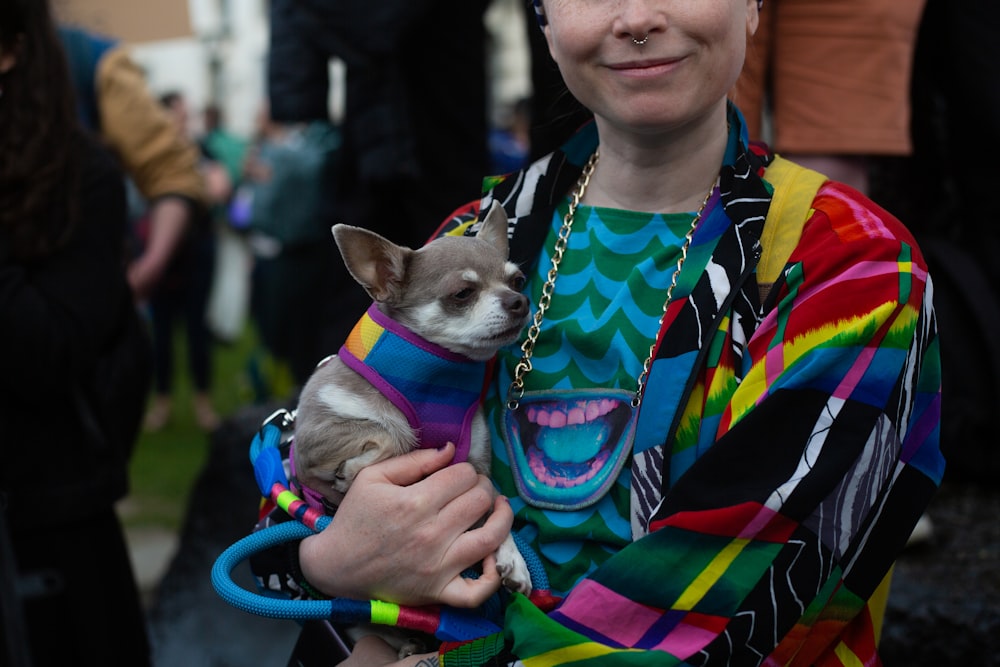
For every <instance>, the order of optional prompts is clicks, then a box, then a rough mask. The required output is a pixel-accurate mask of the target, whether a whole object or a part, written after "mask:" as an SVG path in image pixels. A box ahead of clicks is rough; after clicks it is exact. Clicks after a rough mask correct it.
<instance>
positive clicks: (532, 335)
mask: <svg viewBox="0 0 1000 667" xmlns="http://www.w3.org/2000/svg"><path fill="white" fill-rule="evenodd" d="M599 159H600V149H598V150H595V151H594V154H593V155H591V156H590V159H589V160H587V164H586V165H584V167H583V173H581V174H580V178H579V179H578V180H577V182H576V188H574V190H573V192H572V194H571V195H570V200H569V207H568V208H567V209H566V215H565V217H563V223H562V226H561V227H560V228H559V233H558V234H557V235H556V244H555V248H554V249H553V251H552V260H551V267H550V268H549V272H548V274H547V275H546V277H545V284H544V285H542V294H541V296H540V297H539V298H538V309H537V310H536V311H535V316H534V318H533V319H532V322H531V326H529V327H528V336H527V338H525V340H524V342H523V343H522V344H521V360H520V361H518V362H517V366H515V367H514V379H513V381H512V382H511V383H510V388H509V389H508V390H507V408H508V409H509V410H517V408H518V406H519V405H520V401H521V398H522V397H523V396H524V378H525V376H526V375H527V374H528V373H529V372H530V371H531V369H532V365H531V355H532V354H533V353H534V350H535V342H536V341H537V340H538V334H539V333H540V332H541V329H542V320H544V319H545V313H546V311H547V310H548V309H549V304H550V303H551V301H552V293H553V292H554V291H555V286H556V277H557V276H558V275H559V264H560V263H561V262H562V258H563V254H564V253H565V252H566V246H567V245H568V244H569V235H570V233H571V232H572V231H573V218H574V217H575V215H576V209H577V208H578V207H579V206H580V202H581V201H583V195H584V193H586V191H587V186H588V185H590V179H591V177H592V176H593V175H594V170H595V169H596V168H597V161H598V160H599ZM714 191H715V182H713V183H712V187H711V188H709V190H708V194H707V195H705V199H704V200H703V201H702V202H701V206H700V207H699V208H698V212H697V213H696V214H695V216H694V219H693V220H692V221H691V226H690V227H688V231H687V234H685V235H684V245H683V246H681V256H680V258H678V260H677V267H676V268H675V269H674V274H673V276H672V277H671V278H670V286H669V287H667V298H666V299H665V300H664V302H663V312H662V313H660V319H659V321H658V322H657V325H656V336H654V338H653V343H652V345H650V346H649V355H648V356H647V357H646V361H644V362H643V364H642V372H641V373H639V377H638V378H637V379H636V390H635V395H634V396H633V398H632V407H633V408H638V407H639V405H640V404H641V403H642V395H643V392H644V391H645V389H646V379H647V378H648V377H649V371H650V369H651V368H652V365H653V355H654V354H655V353H656V341H657V339H658V338H659V334H660V329H661V328H662V327H663V320H664V318H665V317H666V315H667V308H668V307H669V306H670V300H671V298H672V297H673V294H674V288H675V287H677V278H678V276H680V273H681V268H682V267H683V266H684V262H685V261H686V260H687V255H688V250H689V249H690V247H691V237H692V236H694V230H695V228H696V227H697V226H698V223H699V222H700V221H701V216H702V214H703V213H704V212H705V207H706V206H707V205H708V200H709V199H711V198H712V193H713V192H714Z"/></svg>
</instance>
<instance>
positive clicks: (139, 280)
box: [59, 25, 207, 299]
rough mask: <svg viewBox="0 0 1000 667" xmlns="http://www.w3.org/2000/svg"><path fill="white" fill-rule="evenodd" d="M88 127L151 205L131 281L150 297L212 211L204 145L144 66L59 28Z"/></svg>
mask: <svg viewBox="0 0 1000 667" xmlns="http://www.w3.org/2000/svg"><path fill="white" fill-rule="evenodd" d="M59 37H60V39H61V40H62V43H63V47H64V48H65V49H66V54H67V57H68V58H69V63H70V74H71V77H72V81H73V86H74V89H75V91H76V94H77V99H78V110H79V114H80V117H81V118H82V119H83V121H84V124H85V125H86V126H87V127H89V128H90V129H92V130H94V131H95V132H97V133H99V135H100V136H101V138H102V139H103V140H104V141H105V142H106V143H107V144H108V145H109V146H110V147H111V149H112V150H113V151H114V153H115V154H116V155H117V157H118V158H119V159H120V160H121V162H122V164H123V166H124V168H125V172H126V174H127V175H128V177H129V179H131V181H132V182H133V183H134V184H135V186H136V188H137V189H138V190H139V192H140V193H141V195H142V197H143V199H144V200H145V202H146V203H147V205H148V207H149V213H148V215H149V234H148V238H147V239H146V243H145V244H144V246H143V248H142V250H141V252H140V253H137V254H136V256H135V257H133V258H132V259H131V260H130V263H129V283H130V284H131V285H132V289H133V291H134V292H135V294H136V297H137V298H138V299H145V298H146V297H148V296H149V294H150V292H151V290H152V289H153V286H154V285H156V283H157V282H158V281H159V280H160V279H161V278H162V276H163V274H164V272H165V271H166V270H167V266H168V265H169V263H170V260H171V258H172V257H173V254H174V252H175V250H176V249H177V247H178V246H179V245H180V244H181V243H182V242H183V240H184V238H185V236H186V234H188V233H189V232H190V230H191V228H192V226H193V225H194V224H195V221H196V219H197V217H198V214H199V212H200V211H201V210H203V209H204V207H205V206H207V197H206V193H205V187H204V182H203V180H202V177H201V174H200V172H199V170H198V161H199V154H198V148H197V146H196V145H195V143H194V142H193V141H191V140H190V138H188V137H186V136H184V135H182V134H179V133H178V132H177V131H176V130H175V125H174V122H173V120H172V119H171V118H170V116H169V114H168V113H167V112H166V110H165V109H163V108H162V106H161V105H160V103H159V101H158V100H157V99H156V97H155V96H154V95H153V93H152V92H151V91H150V89H149V86H148V83H147V81H146V77H145V75H144V73H143V71H142V68H141V67H139V65H138V64H137V63H136V62H135V61H134V60H133V59H132V57H131V55H130V53H129V51H128V49H127V48H126V47H125V46H124V45H123V44H121V43H119V42H118V41H117V40H115V39H113V38H110V37H106V36H104V35H98V34H96V33H94V32H92V31H89V30H85V29H83V28H78V27H75V26H69V25H62V26H60V27H59Z"/></svg>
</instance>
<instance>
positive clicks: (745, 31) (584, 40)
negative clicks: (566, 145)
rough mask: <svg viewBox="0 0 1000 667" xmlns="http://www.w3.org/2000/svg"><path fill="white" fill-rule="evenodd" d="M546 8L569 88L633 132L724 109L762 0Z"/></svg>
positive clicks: (611, 0)
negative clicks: (637, 41) (759, 1)
mask: <svg viewBox="0 0 1000 667" xmlns="http://www.w3.org/2000/svg"><path fill="white" fill-rule="evenodd" d="M545 14H546V17H547V19H548V25H547V26H546V27H545V37H546V39H547V40H548V45H549V52H550V53H551V54H552V57H553V59H555V61H556V63H557V64H558V65H559V70H560V71H561V72H562V75H563V79H564V80H565V82H566V85H567V86H568V87H569V90H570V92H572V93H573V95H574V96H575V97H576V98H577V99H578V100H580V102H581V103H582V104H583V105H584V106H586V107H587V108H589V109H590V110H591V111H593V112H594V114H595V115H597V116H598V117H599V119H603V120H604V121H605V122H607V123H609V124H611V125H612V126H615V127H617V128H619V129H621V130H623V131H634V132H657V131H663V130H669V129H671V128H675V127H679V126H681V125H683V124H684V123H687V122H690V121H692V120H696V119H697V118H698V117H699V116H702V115H705V114H708V113H711V112H713V111H714V112H718V108H719V106H720V105H722V106H724V105H725V98H726V94H727V93H728V92H729V90H730V88H731V87H732V86H733V84H734V83H735V82H736V79H737V77H738V76H739V73H740V71H741V69H742V67H743V59H744V55H745V52H746V40H747V36H748V35H750V34H753V32H754V31H755V30H756V28H757V4H756V0H545ZM633 38H634V39H635V40H639V41H641V40H643V38H645V39H646V41H645V43H644V44H642V45H641V46H640V45H637V44H635V42H634V41H633Z"/></svg>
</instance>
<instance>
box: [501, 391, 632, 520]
mask: <svg viewBox="0 0 1000 667" xmlns="http://www.w3.org/2000/svg"><path fill="white" fill-rule="evenodd" d="M632 414H633V410H632V407H631V405H630V404H629V400H628V397H627V396H626V395H625V394H624V393H618V394H602V395H599V396H595V395H594V394H593V393H591V392H588V393H587V394H586V395H582V394H579V393H573V392H568V393H567V394H565V398H563V397H562V395H559V394H552V393H548V394H546V395H545V397H542V398H534V397H529V396H525V397H524V398H522V400H521V406H520V408H519V409H517V410H514V411H512V412H508V413H507V435H508V441H509V442H508V445H509V449H510V450H511V454H512V457H513V462H514V464H515V466H516V468H517V469H518V471H519V475H518V484H519V491H521V493H522V495H523V496H524V497H525V500H527V501H528V502H529V503H530V504H535V505H537V506H542V507H561V508H578V507H585V506H586V505H589V504H592V503H593V502H596V500H597V499H599V498H600V496H602V495H603V494H604V492H605V491H606V490H607V488H608V487H609V486H610V485H611V484H612V483H614V481H615V478H617V473H618V471H619V470H620V469H621V466H622V464H623V461H624V458H625V457H627V455H628V452H627V451H626V450H627V448H628V446H629V445H630V443H631V438H630V437H627V436H630V435H631V429H632V426H633V425H634V424H633V419H632Z"/></svg>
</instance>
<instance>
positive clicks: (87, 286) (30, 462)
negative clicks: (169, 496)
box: [0, 137, 150, 667]
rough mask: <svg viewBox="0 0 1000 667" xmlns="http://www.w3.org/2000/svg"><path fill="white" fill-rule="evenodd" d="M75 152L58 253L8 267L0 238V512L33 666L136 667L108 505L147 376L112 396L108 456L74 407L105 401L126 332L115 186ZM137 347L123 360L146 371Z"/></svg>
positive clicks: (136, 623) (87, 151)
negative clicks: (74, 176) (115, 427)
mask: <svg viewBox="0 0 1000 667" xmlns="http://www.w3.org/2000/svg"><path fill="white" fill-rule="evenodd" d="M79 141H80V150H81V151H83V152H84V157H83V158H82V162H81V165H80V174H81V178H80V183H79V194H78V195H77V194H76V192H75V190H74V189H73V185H72V184H71V183H67V184H65V186H64V187H65V191H64V192H60V193H57V196H55V197H53V198H52V201H51V210H50V212H49V213H47V214H46V215H58V214H56V213H53V212H55V211H59V210H63V209H60V208H59V202H61V201H65V198H70V201H74V200H75V201H77V202H78V207H77V209H76V212H77V216H76V222H75V227H74V228H73V232H72V234H71V236H70V239H69V241H68V242H67V243H66V244H65V245H63V246H61V247H60V248H59V249H57V250H56V251H54V252H53V253H51V254H49V255H47V256H45V257H42V258H38V259H34V260H30V261H16V260H14V259H13V258H12V257H10V256H9V255H8V253H7V247H6V239H4V238H2V235H0V321H2V322H3V323H4V324H3V327H0V347H2V349H4V350H7V351H8V353H7V354H5V355H3V356H2V360H0V376H2V377H3V382H2V383H0V421H2V422H3V424H4V429H5V431H4V436H3V440H2V442H3V462H2V464H0V508H2V509H3V510H4V512H5V514H6V517H5V518H6V521H7V523H8V526H9V528H10V537H11V543H12V545H13V549H14V556H15V559H16V561H17V564H18V566H19V580H20V582H21V584H22V586H23V594H24V595H25V596H26V597H25V600H24V618H25V621H26V625H27V628H28V638H29V640H30V642H31V645H32V646H31V650H32V653H33V658H34V664H35V665H38V666H42V665H97V664H100V665H136V666H140V667H141V666H142V665H148V664H149V644H148V640H147V638H146V632H145V627H144V620H143V615H142V608H141V604H140V600H139V594H138V591H137V588H136V584H135V581H134V579H133V576H132V570H131V565H130V563H129V558H128V551H127V548H126V545H125V540H124V535H123V532H122V529H121V526H120V524H119V521H118V518H117V516H116V514H115V511H114V503H115V502H116V501H118V500H119V499H121V498H122V497H123V496H125V494H126V493H127V490H128V483H127V474H128V454H129V450H128V446H129V444H130V443H132V442H134V436H135V434H136V433H137V430H138V425H139V420H140V419H141V407H142V406H143V405H144V404H145V397H146V395H147V392H148V389H149V385H148V379H149V374H148V372H145V373H144V374H143V378H144V382H143V386H141V387H131V388H128V389H126V390H127V391H129V392H130V393H134V394H135V397H136V398H137V399H138V401H137V405H138V409H136V410H134V414H132V415H131V423H129V424H128V425H127V426H128V429H129V430H130V431H131V435H132V437H131V438H127V437H126V438H125V439H127V440H128V441H129V442H128V443H124V442H121V441H119V442H118V444H117V445H116V444H115V442H113V441H112V431H110V430H108V422H107V420H105V422H104V424H103V426H104V427H105V428H104V430H103V431H102V432H99V431H100V429H97V430H95V429H94V428H93V424H94V422H95V419H96V420H97V421H101V418H102V416H107V415H101V414H98V412H99V410H100V408H99V407H98V404H97V403H94V404H90V403H89V401H88V400H86V399H85V398H83V397H84V395H87V396H88V397H90V392H91V391H93V390H96V392H97V393H98V394H101V393H102V392H111V393H112V394H113V393H114V392H115V389H117V388H118V387H108V386H103V385H104V382H102V381H101V380H100V379H99V376H98V374H99V373H101V372H103V371H101V370H100V369H101V368H103V366H102V365H101V363H102V362H100V361H99V359H102V358H106V356H107V353H108V352H107V351H108V349H109V348H110V347H111V346H112V343H113V341H114V340H115V338H116V336H117V334H118V332H120V331H122V330H123V327H124V326H125V325H124V324H123V322H124V321H125V318H132V319H131V320H130V321H132V322H133V323H134V324H138V322H137V320H135V319H134V318H136V317H137V315H136V313H135V310H134V304H133V299H132V294H131V290H130V288H129V286H128V284H127V283H126V281H125V271H124V237H125V224H126V213H125V190H124V180H123V177H122V174H121V172H120V170H119V169H118V168H117V166H116V164H115V163H114V161H113V159H112V158H111V156H110V155H109V154H108V153H107V152H105V151H104V150H103V149H101V148H99V147H98V146H97V145H96V143H93V142H91V141H89V140H85V139H83V138H82V137H81V138H80V139H79ZM71 150H72V149H71ZM39 224H41V221H39ZM143 343H144V345H143V346H142V347H143V350H142V351H141V353H140V354H138V356H136V357H134V358H133V357H132V356H131V355H129V357H128V358H129V359H131V361H132V364H131V366H132V367H135V368H142V369H144V370H145V371H149V369H150V361H149V358H148V357H149V349H148V340H144V341H143ZM93 385H100V386H96V387H94V386H93ZM114 402H115V403H116V404H117V401H114ZM85 405H90V406H91V407H90V408H87V407H83V406H85ZM118 410H119V411H121V412H128V408H127V407H126V406H121V405H119V406H118ZM112 419H114V417H112ZM122 445H124V446H122ZM109 637H114V641H109V640H108V638H109Z"/></svg>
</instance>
